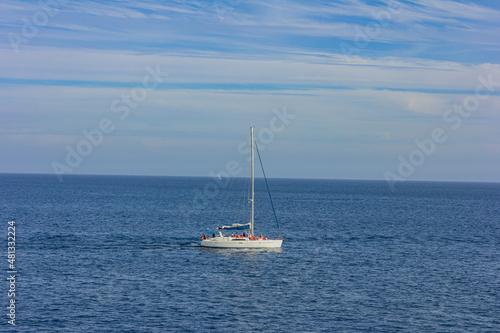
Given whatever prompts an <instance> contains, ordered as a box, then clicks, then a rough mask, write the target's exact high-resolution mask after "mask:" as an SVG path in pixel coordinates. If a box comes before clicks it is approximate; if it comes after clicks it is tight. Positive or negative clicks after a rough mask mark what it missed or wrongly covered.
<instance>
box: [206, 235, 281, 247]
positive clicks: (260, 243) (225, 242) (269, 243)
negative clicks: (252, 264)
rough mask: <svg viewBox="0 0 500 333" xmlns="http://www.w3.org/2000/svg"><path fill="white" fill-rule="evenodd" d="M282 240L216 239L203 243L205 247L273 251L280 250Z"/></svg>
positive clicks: (209, 239)
mask: <svg viewBox="0 0 500 333" xmlns="http://www.w3.org/2000/svg"><path fill="white" fill-rule="evenodd" d="M281 243H283V240H282V239H257V240H249V239H248V238H234V237H219V236H217V237H214V238H208V239H204V240H202V241H201V246H203V247H214V248H225V249H271V248H274V249H276V248H280V247H281Z"/></svg>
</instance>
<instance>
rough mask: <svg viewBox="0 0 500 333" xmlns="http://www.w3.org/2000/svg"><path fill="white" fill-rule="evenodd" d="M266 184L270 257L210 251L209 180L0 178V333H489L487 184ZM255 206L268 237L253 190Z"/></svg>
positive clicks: (495, 192)
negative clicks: (12, 293) (204, 237)
mask: <svg viewBox="0 0 500 333" xmlns="http://www.w3.org/2000/svg"><path fill="white" fill-rule="evenodd" d="M238 182H241V181H240V180H237V181H236V183H238ZM269 183H270V184H269V185H270V187H271V191H272V194H273V200H274V204H275V206H276V209H277V215H278V217H279V219H280V224H281V233H282V236H283V237H284V238H285V241H284V243H283V248H282V249H281V250H278V251H276V250H275V251H259V250H213V249H204V248H200V247H199V244H198V243H199V240H200V236H201V234H202V233H203V231H204V230H205V229H206V228H207V227H214V226H215V224H216V223H217V219H218V218H219V216H220V212H221V208H222V207H224V202H225V199H226V194H225V191H222V190H219V189H218V188H217V187H216V186H214V185H217V182H216V181H214V180H212V179H208V178H182V177H132V176H128V177H125V176H67V177H66V178H65V179H64V181H63V182H59V181H58V180H57V178H56V177H55V176H53V175H12V174H3V175H0V191H1V192H0V193H1V195H0V230H2V229H3V231H2V234H3V235H4V236H3V237H2V239H3V240H2V241H3V242H4V245H1V246H0V248H3V251H4V252H5V255H3V256H2V257H3V258H4V259H3V262H0V266H1V267H2V272H3V276H2V277H0V278H1V279H2V280H3V281H4V283H2V284H0V288H2V290H0V294H1V295H2V297H1V298H0V299H1V300H2V301H1V304H2V306H1V309H3V310H1V311H3V312H4V314H2V317H1V318H2V320H1V323H0V331H19V332H237V331H238V332H337V331H342V332H359V331H374V332H394V331H403V332H470V331H476V332H499V331H500V184H487V183H444V182H405V183H402V184H398V186H397V187H396V191H395V192H394V193H393V192H391V191H390V189H389V187H388V186H387V184H386V183H385V182H378V181H347V180H342V181H341V180H292V179H271V180H270V181H269ZM217 186H219V185H217ZM236 187H237V186H236V185H235V188H236ZM229 199H230V200H228V201H231V202H233V201H235V200H232V199H233V198H229ZM256 203H257V208H256V229H257V233H264V234H267V235H276V234H277V230H276V229H277V228H276V226H275V222H274V216H273V215H272V210H271V209H270V206H269V203H268V201H267V192H266V191H265V185H264V184H263V182H262V180H258V181H257V184H256ZM261 203H262V204H261ZM229 208H231V204H229V206H228V208H227V210H228V211H229ZM223 216H228V217H223V222H226V223H232V222H241V220H234V221H231V219H232V217H231V215H227V214H226V215H223ZM12 219H14V220H15V221H16V262H15V265H16V269H17V271H18V273H17V276H16V298H15V300H16V305H17V307H16V326H15V327H13V326H11V325H10V324H8V323H7V320H8V317H7V315H6V314H7V312H8V310H7V306H8V302H9V298H8V297H7V291H8V288H9V284H8V282H7V281H6V277H7V266H8V263H7V255H6V254H7V237H6V235H7V227H8V224H7V222H8V221H9V220H12ZM235 219H236V218H235Z"/></svg>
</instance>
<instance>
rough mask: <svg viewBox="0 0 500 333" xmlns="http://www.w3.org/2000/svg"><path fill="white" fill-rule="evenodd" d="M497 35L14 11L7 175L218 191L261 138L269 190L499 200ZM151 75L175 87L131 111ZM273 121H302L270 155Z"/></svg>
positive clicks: (374, 15)
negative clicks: (410, 188)
mask: <svg viewBox="0 0 500 333" xmlns="http://www.w3.org/2000/svg"><path fill="white" fill-rule="evenodd" d="M44 4H45V5H44ZM499 17H500V4H499V3H498V2H496V1H479V2H471V1H438V0H423V1H360V0H353V1H289V0H267V1H260V0H257V1H244V0H241V1H240V0H216V1H189V0H188V1H144V2H134V1H81V2H77V1H68V0H66V1H63V0H59V1H56V0H46V1H11V0H4V1H2V3H1V4H0V29H1V31H2V38H1V40H0V87H1V89H0V97H1V101H2V103H1V104H0V143H1V145H0V156H1V159H0V172H32V173H54V170H55V165H56V166H57V167H58V168H59V169H58V170H59V172H61V166H62V167H63V169H62V170H64V171H65V173H73V174H139V175H179V176H208V175H209V173H210V172H218V171H222V170H224V169H225V168H226V164H227V162H228V161H230V160H237V161H240V160H244V157H242V156H241V154H240V153H239V152H238V146H239V145H240V143H241V142H242V141H243V140H245V138H246V136H247V132H248V127H249V126H250V125H255V126H256V131H257V133H260V134H262V136H261V138H260V141H262V142H261V144H262V145H263V146H265V147H264V149H263V151H262V155H263V156H262V157H263V159H264V160H265V163H266V167H267V169H268V171H267V173H268V176H269V177H300V178H337V179H385V178H387V177H389V178H391V179H393V178H394V177H396V178H398V177H399V179H400V180H401V179H403V180H452V181H496V182H498V181H500V173H499V172H498V170H500V137H499V135H498V128H499V127H500V115H499V107H500V83H499V82H500V64H499V54H500V38H499V37H498V36H500V23H498V22H499V20H498V18H499ZM148 68H149V70H150V71H151V70H153V71H154V70H158V71H159V73H160V74H158V75H159V76H161V79H160V80H159V81H158V82H156V83H158V84H156V85H155V87H154V88H148V89H147V90H145V91H146V95H145V96H142V95H141V96H140V98H137V100H134V101H136V102H137V103H135V102H134V107H130V106H129V107H126V106H125V104H124V102H122V96H124V95H125V96H127V95H129V96H130V95H131V94H132V93H135V94H136V95H135V96H137V93H139V92H140V88H143V79H144V78H145V77H146V76H148V75H151V74H149V73H150V72H149V71H148ZM148 79H149V81H148V82H150V83H151V82H153V83H154V82H155V81H154V80H153V79H152V78H151V77H149V78H148ZM160 81H161V82H160ZM484 82H486V86H485V84H484ZM488 82H489V85H488ZM134 89H135V91H134ZM138 89H139V90H138ZM478 89H479V90H478ZM478 91H479V93H480V95H477V94H476V93H477V92H478ZM481 94H482V95H481ZM478 96H479V97H478ZM116 100H118V102H116V103H115V104H113V103H114V101H116ZM464 103H466V104H464ZM467 103H469V104H467ZM464 105H465V107H466V108H468V110H469V111H462V112H463V113H461V114H460V113H459V112H458V111H457V110H458V108H459V107H460V106H462V109H463V107H464ZM117 106H122V107H126V108H128V112H127V115H126V117H122V118H120V115H122V116H123V114H121V113H120V112H118V110H117ZM454 107H455V109H454ZM273 110H274V111H273ZM453 110H454V111H453ZM276 112H278V113H280V112H281V113H284V112H286V113H287V114H290V115H293V116H294V118H293V119H291V118H290V121H289V122H287V124H283V125H284V128H282V127H281V125H280V130H279V131H275V132H273V137H272V140H268V139H266V137H265V134H266V130H267V131H269V129H270V128H272V125H271V124H272V122H273V118H275V117H276ZM103 119H108V120H110V121H111V122H112V126H113V130H112V131H108V132H109V133H103V135H102V140H100V137H99V136H96V137H95V140H97V141H99V142H98V144H92V143H91V144H92V147H91V148H90V151H89V150H88V148H89V147H88V146H85V145H86V144H85V143H82V142H83V141H85V140H87V141H88V140H89V139H88V138H87V137H86V136H85V135H84V133H85V131H86V133H89V132H90V131H92V130H93V129H99V126H100V125H99V124H100V122H101V121H102V120H103ZM435 129H441V130H442V131H443V133H444V134H443V135H444V136H445V139H444V140H440V142H435V141H434V143H429V142H430V141H429V140H434V139H433V136H432V135H433V134H432V133H433V131H434V130H435ZM259 130H260V132H259ZM98 139H99V140H98ZM426 140H427V141H426ZM97 141H96V142H97ZM269 141H271V142H269ZM417 142H427V143H428V146H425V145H423V146H422V145H421V146H419V145H418V144H417ZM68 147H69V148H68ZM422 147H424V148H422ZM426 147H427V148H426ZM85 148H87V150H86V151H85ZM68 149H69V150H68ZM78 149H81V151H80V152H84V153H85V154H82V156H80V160H79V161H77V163H76V162H75V161H73V162H75V163H73V164H72V165H70V164H71V163H70V164H68V162H67V155H68V152H69V151H71V150H73V151H77V150H78ZM426 149H427V150H426ZM83 155H85V156H83ZM402 161H406V162H402ZM70 162H71V161H70ZM54 163H55V164H54ZM405 163H406V164H407V163H409V164H410V169H411V170H410V171H408V170H407V169H405V166H404V165H403V166H402V164H405ZM57 167H56V169H57ZM64 167H66V169H64ZM406 167H408V165H406ZM388 175H389V176H388Z"/></svg>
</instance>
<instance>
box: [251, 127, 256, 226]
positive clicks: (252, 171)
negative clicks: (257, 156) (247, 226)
mask: <svg viewBox="0 0 500 333" xmlns="http://www.w3.org/2000/svg"><path fill="white" fill-rule="evenodd" d="M250 147H251V148H250V155H251V158H250V169H251V174H252V176H251V177H252V190H251V191H252V199H251V201H252V210H251V213H250V222H251V227H252V235H253V222H254V198H255V190H254V169H253V164H254V163H253V127H250Z"/></svg>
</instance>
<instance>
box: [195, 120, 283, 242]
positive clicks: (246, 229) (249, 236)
mask: <svg viewBox="0 0 500 333" xmlns="http://www.w3.org/2000/svg"><path fill="white" fill-rule="evenodd" d="M253 132H254V128H253V127H250V142H251V144H250V155H251V158H250V170H251V185H250V186H251V198H250V202H251V210H250V222H248V223H245V224H241V223H233V224H232V225H230V226H221V227H218V228H217V235H216V234H215V232H213V234H212V236H206V235H203V236H202V240H201V244H200V245H201V246H202V247H212V248H228V249H234V248H242V249H248V248H250V249H267V248H281V244H282V243H283V239H282V238H279V239H269V238H267V237H255V236H254V220H255V219H254V211H255V209H254V207H255V201H254V199H255V189H254V188H255V186H254V184H255V173H254V143H255V142H254V133H253ZM257 149H258V147H257ZM257 152H258V150H257ZM259 159H260V153H259ZM261 163H262V162H261ZM262 171H264V168H262ZM264 179H266V178H265V173H264ZM266 186H267V179H266ZM267 189H268V191H269V186H267ZM269 198H270V199H271V193H270V192H269ZM271 205H272V207H273V211H274V205H273V204H272V199H271ZM274 216H275V217H276V212H275V213H274ZM276 221H278V219H277V218H276ZM278 225H279V224H278ZM223 230H224V231H235V230H236V231H237V232H242V236H238V234H236V236H235V235H233V234H232V235H230V236H227V235H224V234H223V233H222V231H223Z"/></svg>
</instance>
